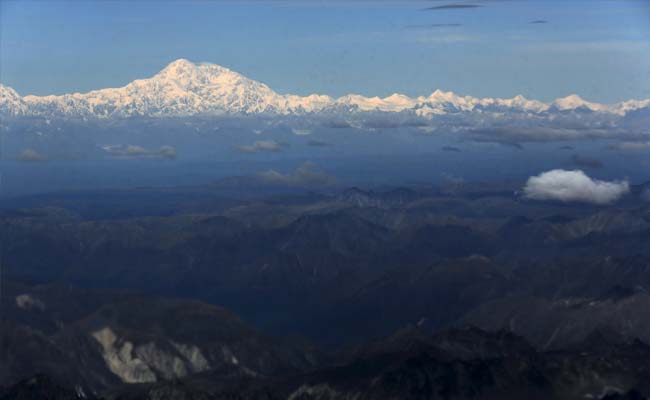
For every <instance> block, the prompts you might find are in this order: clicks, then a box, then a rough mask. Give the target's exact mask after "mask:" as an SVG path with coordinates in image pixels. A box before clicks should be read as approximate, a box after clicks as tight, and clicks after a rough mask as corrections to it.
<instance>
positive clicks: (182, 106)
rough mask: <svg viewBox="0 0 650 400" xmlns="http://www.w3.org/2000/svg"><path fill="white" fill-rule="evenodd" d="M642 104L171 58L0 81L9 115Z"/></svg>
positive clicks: (425, 111) (646, 103) (439, 111)
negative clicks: (60, 87)
mask: <svg viewBox="0 0 650 400" xmlns="http://www.w3.org/2000/svg"><path fill="white" fill-rule="evenodd" d="M645 107H650V100H629V101H626V102H622V103H618V104H614V105H603V104H597V103H591V102H588V101H586V100H583V99H582V98H580V97H579V96H577V95H570V96H567V97H565V98H561V99H557V100H555V101H554V102H552V103H543V102H540V101H537V100H529V99H526V98H524V97H523V96H516V97H514V98H511V99H499V98H476V97H471V96H458V95H456V94H454V93H452V92H444V91H441V90H436V91H435V92H433V93H432V94H431V95H430V96H428V97H424V96H420V97H417V98H411V97H408V96H405V95H402V94H398V93H395V94H392V95H390V96H388V97H385V98H379V97H364V96H361V95H356V94H350V95H346V96H343V97H340V98H338V99H333V98H332V97H329V96H325V95H317V94H313V95H310V96H304V97H303V96H298V95H292V94H286V95H283V94H278V93H276V92H275V91H273V90H272V89H271V88H269V87H268V86H267V85H265V84H263V83H260V82H257V81H254V80H252V79H249V78H247V77H245V76H243V75H241V74H239V73H237V72H234V71H232V70H230V69H228V68H225V67H221V66H219V65H215V64H206V63H201V64H195V63H192V62H190V61H188V60H185V59H179V60H176V61H174V62H172V63H171V64H169V65H168V66H167V67H165V69H163V70H162V71H160V72H159V73H157V74H156V75H154V76H153V77H151V78H147V79H138V80H135V81H133V82H131V83H129V84H127V85H126V86H124V87H121V88H111V89H101V90H94V91H91V92H88V93H72V94H65V95H61V96H24V97H21V96H20V95H19V94H18V93H16V92H15V91H14V90H13V89H11V88H9V87H7V86H2V85H0V114H1V115H9V116H48V117H49V116H64V117H97V118H110V117H129V116H191V115H225V114H228V115H232V114H261V113H270V114H279V115H294V114H298V115H300V114H307V113H315V112H323V111H330V112H368V111H383V112H401V111H412V112H414V113H415V114H417V115H419V116H423V117H428V118H433V117H435V116H436V115H444V114H456V113H463V112H494V113H504V112H511V113H513V112H514V113H536V114H539V113H545V112H551V111H558V112H566V111H575V110H581V111H584V110H586V111H591V112H600V113H611V114H616V115H625V113H626V112H628V111H631V110H636V109H639V108H645Z"/></svg>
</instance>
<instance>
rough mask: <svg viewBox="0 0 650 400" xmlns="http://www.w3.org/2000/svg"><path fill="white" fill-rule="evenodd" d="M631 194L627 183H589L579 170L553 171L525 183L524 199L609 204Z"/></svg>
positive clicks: (592, 181)
mask: <svg viewBox="0 0 650 400" xmlns="http://www.w3.org/2000/svg"><path fill="white" fill-rule="evenodd" d="M629 191H630V185H629V183H628V182H627V181H612V182H607V181H600V180H597V179H592V178H590V177H589V176H587V175H586V174H585V173H584V172H582V171H580V170H574V171H566V170H562V169H554V170H552V171H547V172H544V173H542V174H540V175H537V176H532V177H530V178H529V179H528V182H526V186H525V187H524V193H525V195H526V197H528V198H530V199H535V200H559V201H564V202H573V201H577V202H584V203H595V204H609V203H612V202H614V201H616V200H618V199H619V198H620V197H621V196H623V195H624V194H626V193H627V192H629Z"/></svg>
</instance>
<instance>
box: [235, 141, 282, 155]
mask: <svg viewBox="0 0 650 400" xmlns="http://www.w3.org/2000/svg"><path fill="white" fill-rule="evenodd" d="M286 146H287V144H286V143H280V142H276V141H275V140H257V141H255V142H254V143H253V144H251V145H242V146H238V147H237V149H239V151H241V152H244V153H258V152H261V151H270V152H278V151H282V149H284V148H285V147H286Z"/></svg>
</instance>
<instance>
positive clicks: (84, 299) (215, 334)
mask: <svg viewBox="0 0 650 400" xmlns="http://www.w3.org/2000/svg"><path fill="white" fill-rule="evenodd" d="M6 289H7V290H6V291H5V292H4V293H3V304H2V307H3V311H4V315H3V320H2V332H1V333H0V343H1V344H2V353H1V355H2V359H3V363H2V366H0V385H2V384H7V383H12V382H16V381H17V380H19V379H22V378H26V377H30V376H31V375H33V374H35V373H44V374H46V375H47V376H48V377H51V378H54V379H55V380H56V381H57V382H64V383H68V384H74V387H77V388H80V389H79V390H84V391H86V392H88V393H97V392H98V391H100V390H103V389H106V388H109V387H114V386H117V385H120V384H122V383H127V384H136V383H147V382H157V381H161V380H171V379H178V378H182V377H185V376H188V375H191V374H195V373H200V372H206V371H213V370H219V371H222V372H223V373H225V371H227V373H228V374H229V375H232V376H242V377H245V376H249V377H257V376H267V375H277V374H287V373H293V372H297V371H301V370H303V369H306V368H310V367H311V366H313V365H315V364H316V363H317V362H318V360H319V357H320V353H319V352H317V351H316V350H314V349H312V348H311V347H309V346H306V345H305V346H303V345H301V344H300V342H294V343H290V342H285V341H281V340H277V339H272V338H269V337H267V336H265V335H262V334H260V333H259V332H258V331H256V330H255V329H253V328H251V327H250V326H248V325H247V324H246V323H244V322H243V321H242V320H241V319H239V318H238V317H237V316H235V315H234V314H232V313H230V312H228V311H227V310H225V309H223V308H221V307H217V306H213V305H208V304H205V303H201V302H198V301H192V300H177V299H163V298H156V297H143V296H141V295H136V294H133V293H130V292H124V291H122V292H115V291H110V290H109V291H95V290H83V289H75V288H71V287H67V286H58V285H46V286H23V285H15V284H9V285H8V286H7V287H6Z"/></svg>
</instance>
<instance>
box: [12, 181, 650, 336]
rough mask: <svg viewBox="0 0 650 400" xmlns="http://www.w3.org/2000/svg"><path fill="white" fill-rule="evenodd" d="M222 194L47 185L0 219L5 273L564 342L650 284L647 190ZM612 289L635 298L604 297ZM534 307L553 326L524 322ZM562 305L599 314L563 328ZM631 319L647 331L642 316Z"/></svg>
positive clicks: (390, 325)
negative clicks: (575, 200) (588, 198)
mask: <svg viewBox="0 0 650 400" xmlns="http://www.w3.org/2000/svg"><path fill="white" fill-rule="evenodd" d="M252 185H253V186H255V184H252ZM220 190H223V192H221V191H220ZM143 192H144V193H145V194H143ZM153 193H156V195H155V196H157V197H160V198H161V202H160V204H167V206H166V211H165V212H164V213H162V214H161V213H157V212H156V213H154V216H150V215H151V212H150V211H149V210H146V209H147V207H146V206H144V205H143V204H144V202H147V201H149V199H151V197H150V196H154V194H153ZM188 193H189V194H191V193H195V195H188V197H187V198H186V199H184V198H183V195H185V194H188ZM181 194H182V195H181ZM226 194H228V195H232V192H231V191H230V187H221V189H220V187H219V186H211V187H210V188H209V189H205V188H203V189H201V188H192V189H191V190H190V189H188V188H179V189H178V193H177V192H175V191H174V189H171V188H169V189H165V191H163V192H161V191H158V192H156V191H154V190H152V189H142V190H133V191H124V192H121V193H120V194H119V196H117V195H116V196H115V197H113V198H110V197H108V198H104V200H103V201H102V202H101V203H99V204H98V205H95V206H93V203H92V202H89V200H86V198H89V199H94V198H97V197H98V196H97V194H96V193H94V192H87V193H85V192H78V193H76V194H70V195H68V196H61V195H56V196H52V204H56V206H57V207H56V208H53V207H42V206H46V205H47V204H49V203H48V197H47V196H39V197H30V198H27V199H26V200H25V203H24V204H28V205H29V207H31V208H29V209H17V208H16V207H17V205H19V204H21V201H20V200H19V199H13V200H8V201H7V204H6V205H5V211H4V212H3V214H2V215H1V216H0V218H1V221H2V224H3V232H2V234H3V244H4V260H5V274H6V276H7V277H8V278H9V279H12V280H14V281H21V282H25V283H48V282H59V283H64V284H74V285H76V286H80V287H87V288H119V289H131V290H137V291H144V292H147V293H150V294H154V295H157V296H180V297H186V298H194V299H200V300H203V301H206V302H209V303H213V304H217V305H221V306H225V307H227V308H229V309H231V310H233V311H234V312H236V313H237V314H239V315H242V316H243V317H244V318H245V319H246V320H249V321H251V322H252V323H254V324H256V325H258V326H260V327H262V328H263V329H265V330H268V332H272V333H274V334H278V335H285V334H287V333H301V334H304V335H307V336H309V337H312V338H313V339H315V340H317V341H320V342H322V343H326V344H329V345H335V346H337V345H340V344H343V343H344V342H346V341H347V342H349V343H354V342H357V341H361V342H362V341H365V340H366V339H367V338H368V337H373V336H374V337H378V336H381V335H387V334H389V333H390V332H392V331H394V330H395V329H398V328H399V327H400V326H404V325H406V324H417V323H418V322H419V321H424V322H423V323H424V324H425V325H426V326H428V327H430V329H432V330H435V329H440V328H443V327H447V326H450V325H453V324H455V323H457V322H459V321H462V322H463V323H465V322H467V323H473V324H477V325H479V326H485V327H489V328H492V329H497V328H508V329H513V330H515V331H516V332H518V333H520V334H523V335H524V336H526V337H527V338H528V339H529V340H531V341H532V342H533V343H534V344H535V345H545V343H546V342H547V341H548V342H549V343H551V344H552V345H551V344H549V345H548V346H550V347H548V348H553V347H555V346H556V345H557V346H562V345H565V344H568V343H569V342H573V341H575V340H579V339H581V338H582V337H583V336H584V334H585V333H587V332H588V331H589V330H590V329H592V328H595V327H596V326H597V325H598V324H600V323H607V324H614V325H616V324H619V325H620V324H622V323H623V322H622V321H623V320H624V319H623V318H622V317H621V318H616V317H615V316H616V315H619V316H623V315H626V316H627V315H628V314H626V313H620V312H617V311H616V309H617V307H619V308H620V307H621V306H619V305H616V304H630V305H632V304H634V306H633V308H635V307H643V306H642V304H644V303H643V302H644V301H645V300H644V294H643V293H644V290H646V289H647V288H648V287H650V281H648V276H649V275H648V273H647V268H648V257H649V256H650V254H649V253H648V249H649V248H650V247H649V246H647V243H648V239H649V238H650V225H648V224H649V222H648V221H650V217H649V215H650V214H649V212H650V211H649V210H650V209H649V208H648V203H647V202H646V201H645V200H644V199H643V198H642V197H641V196H640V194H639V195H638V196H637V197H636V198H634V197H633V196H630V198H629V199H628V200H627V202H626V203H625V204H619V205H618V206H617V207H607V206H579V207H578V206H572V205H570V204H559V203H542V202H535V201H530V200H526V199H523V198H520V197H517V196H516V195H515V194H513V191H511V190H504V189H503V188H502V186H500V185H495V186H494V187H492V186H489V185H486V186H485V187H482V188H481V187H477V188H475V189H474V190H473V191H472V192H467V193H466V192H463V191H461V192H457V193H453V194H450V193H448V192H446V191H439V190H437V189H435V188H390V189H385V190H363V189H359V188H351V189H347V190H343V191H341V192H339V193H333V194H331V193H320V194H318V193H316V194H313V193H311V192H302V193H295V194H291V193H286V192H280V194H278V195H274V194H268V195H264V194H257V195H256V196H253V197H245V198H244V199H239V200H238V199H236V198H235V199H232V200H228V202H226V201H223V200H222V199H225V198H228V196H227V195H226ZM200 199H203V200H200ZM208 199H214V200H208ZM35 207H39V208H35ZM113 210H115V211H113ZM143 210H146V211H143ZM141 214H144V215H145V216H140V215H141ZM615 290H621V291H622V292H621V293H627V292H626V291H631V292H630V293H632V294H633V296H632V297H633V298H634V300H632V299H627V300H625V299H624V300H620V299H619V298H616V301H617V302H620V301H623V303H615V302H613V300H606V299H608V296H610V295H611V293H613V292H612V291H615ZM626 296H627V295H626ZM619 297H620V296H619ZM610 304H612V305H610ZM631 307H632V306H631ZM626 309H627V308H626ZM590 310H599V311H598V312H599V313H602V315H603V317H602V318H590V317H589V315H590ZM529 313H534V314H535V315H539V316H540V318H541V320H542V321H548V320H549V318H550V317H548V318H547V317H546V316H547V315H551V314H552V315H553V318H551V319H550V320H552V321H554V322H552V323H549V325H548V327H547V328H544V329H537V328H535V326H537V325H534V324H537V322H535V323H534V324H533V322H529V321H525V322H521V323H519V322H517V321H518V320H521V318H522V317H523V316H524V315H527V314H529ZM632 314H633V313H632V312H631V313H630V315H629V318H633V319H636V318H634V316H633V315H632ZM485 315H488V316H487V317H484V316H485ZM519 315H521V316H522V317H519ZM561 315H562V316H565V317H563V318H565V319H564V320H565V321H571V320H572V319H574V318H583V317H580V316H579V315H584V321H585V324H587V321H592V322H590V323H589V324H588V325H585V328H584V329H578V330H577V331H576V332H574V333H570V332H566V333H563V332H564V331H559V332H558V333H556V334H554V332H555V329H556V328H558V325H557V324H560V323H561V320H562V318H560V316H561ZM542 316H544V317H543V318H542ZM604 316H612V317H611V318H609V317H607V318H605V317H604ZM626 318H628V317H626ZM616 321H620V322H616ZM44 323H45V322H44ZM48 323H49V324H50V325H52V322H48ZM540 323H543V322H540ZM567 323H568V322H567ZM587 326H588V327H587ZM627 326H629V329H628V331H629V332H627V333H629V334H630V335H633V336H638V337H642V338H650V331H648V329H647V328H646V326H645V324H643V323H638V324H636V323H635V324H627ZM49 329H52V328H51V327H50V328H49ZM533 331H534V332H535V334H533V333H532V332H533ZM552 337H554V338H553V339H552V340H551V338H552Z"/></svg>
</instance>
